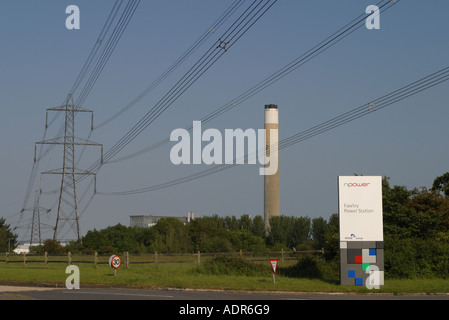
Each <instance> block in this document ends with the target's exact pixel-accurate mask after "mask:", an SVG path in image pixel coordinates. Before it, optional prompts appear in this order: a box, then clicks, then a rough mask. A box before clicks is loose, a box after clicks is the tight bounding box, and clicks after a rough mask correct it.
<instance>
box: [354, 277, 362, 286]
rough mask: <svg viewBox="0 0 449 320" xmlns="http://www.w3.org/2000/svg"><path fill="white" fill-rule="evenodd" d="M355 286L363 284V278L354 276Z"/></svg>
mask: <svg viewBox="0 0 449 320" xmlns="http://www.w3.org/2000/svg"><path fill="white" fill-rule="evenodd" d="M355 285H356V286H363V278H355Z"/></svg>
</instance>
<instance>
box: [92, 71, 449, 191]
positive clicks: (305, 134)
mask: <svg viewBox="0 0 449 320" xmlns="http://www.w3.org/2000/svg"><path fill="white" fill-rule="evenodd" d="M448 80H449V67H446V68H443V69H441V70H439V71H437V72H435V73H432V74H430V75H428V76H426V77H424V78H421V79H420V80H417V81H414V82H412V83H410V84H408V85H406V86H404V87H402V88H400V89H397V90H395V91H392V92H391V93H389V94H386V95H384V96H382V97H380V98H378V99H375V100H372V101H370V102H369V103H365V104H363V105H361V106H360V107H358V108H355V109H352V110H350V111H348V112H345V113H343V114H342V115H340V116H337V117H334V118H332V119H330V120H328V121H326V122H323V123H321V124H319V125H316V126H314V127H312V128H310V129H308V130H305V131H302V132H300V133H297V134H295V135H292V136H290V137H288V138H286V139H283V140H281V142H280V143H279V144H278V145H272V146H270V148H274V147H278V148H279V149H284V148H287V147H290V146H292V145H295V144H297V143H299V142H301V141H304V140H307V139H310V138H312V137H314V136H316V135H319V134H321V133H324V132H327V131H329V130H331V129H334V128H336V127H339V126H341V125H343V124H346V123H348V122H351V121H354V120H356V119H359V118H361V117H363V116H365V115H368V114H371V113H373V112H376V111H379V110H381V109H383V108H386V107H388V106H391V105H393V104H395V103H397V102H399V101H402V100H404V99H406V98H409V97H411V96H413V95H416V94H418V93H420V92H423V91H425V90H428V89H430V88H432V87H434V86H436V85H438V84H441V83H444V82H446V81H448ZM264 150H265V149H263V150H259V152H261V151H264ZM250 156H251V157H252V156H255V153H252V154H246V155H245V156H244V159H245V160H247V159H248V158H249V157H250ZM237 165H238V161H234V162H233V163H232V164H221V165H215V166H213V167H211V168H209V169H206V170H203V171H201V172H198V173H194V174H191V175H188V176H186V177H183V178H180V179H175V180H171V181H168V182H165V183H162V184H158V185H154V186H151V187H146V188H139V189H135V190H128V191H119V192H107V193H106V192H97V194H99V195H105V196H106V195H107V196H118V195H131V194H138V193H147V192H151V191H155V190H159V189H163V188H167V187H172V186H175V185H178V184H181V183H185V182H188V181H192V180H196V179H199V178H202V177H206V176H208V175H211V174H214V173H218V172H221V171H223V170H225V169H230V168H233V167H235V166H237Z"/></svg>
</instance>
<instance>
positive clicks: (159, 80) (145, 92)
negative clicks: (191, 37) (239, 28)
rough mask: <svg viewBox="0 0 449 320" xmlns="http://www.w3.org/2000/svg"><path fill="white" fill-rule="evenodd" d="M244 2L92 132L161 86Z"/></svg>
mask: <svg viewBox="0 0 449 320" xmlns="http://www.w3.org/2000/svg"><path fill="white" fill-rule="evenodd" d="M244 1H246V0H235V1H234V2H233V3H232V4H231V6H230V7H229V8H227V9H226V11H225V12H224V13H222V14H221V15H220V16H219V17H218V18H217V19H216V20H215V22H214V23H212V25H211V26H210V27H209V28H207V30H206V31H204V32H203V33H202V35H201V36H200V37H199V38H198V39H197V40H196V41H195V42H194V43H193V44H192V45H191V46H190V47H189V48H188V49H187V50H186V51H184V53H183V54H182V55H181V56H180V57H179V58H178V59H176V60H175V62H173V63H172V64H171V65H170V66H169V67H168V68H167V69H166V70H165V71H164V72H163V73H162V74H161V75H160V76H159V77H158V78H156V80H154V81H153V82H151V83H150V84H149V85H148V86H147V87H146V88H145V89H144V90H143V91H142V92H141V93H140V94H139V95H138V96H137V97H135V98H134V99H133V100H131V101H130V102H129V103H128V104H127V105H126V106H124V107H123V108H122V109H120V110H119V111H118V112H116V113H115V114H114V115H112V116H110V117H109V118H107V119H106V120H104V121H103V122H101V123H100V124H98V125H96V126H95V128H94V130H97V129H99V128H101V127H103V126H105V125H107V124H109V123H110V122H111V121H112V120H114V119H116V118H117V117H119V116H120V115H122V114H123V113H124V112H126V111H128V110H129V109H131V108H132V107H133V106H135V105H136V104H137V103H138V102H139V101H141V100H142V99H143V98H144V97H145V96H146V95H148V94H149V93H150V92H151V91H152V90H153V89H155V88H156V87H157V86H158V85H159V84H161V83H162V82H163V81H164V80H165V79H166V78H167V77H168V76H169V75H170V74H172V73H173V72H174V71H175V70H176V69H177V68H178V67H179V66H181V65H182V63H183V62H184V61H185V60H186V59H187V58H189V57H190V56H191V55H192V54H193V53H194V52H195V51H196V50H198V48H200V47H201V45H202V44H204V42H205V41H206V40H207V39H209V37H211V36H212V34H213V33H214V32H216V31H217V30H218V29H219V28H220V27H221V26H222V25H223V24H224V23H225V22H226V21H227V20H228V19H229V18H230V17H231V16H232V14H233V13H234V12H235V11H236V10H238V8H239V7H240V6H241V5H242V4H243V2H244Z"/></svg>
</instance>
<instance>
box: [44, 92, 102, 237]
mask: <svg viewBox="0 0 449 320" xmlns="http://www.w3.org/2000/svg"><path fill="white" fill-rule="evenodd" d="M48 111H60V112H64V113H65V125H64V136H61V137H56V138H54V139H50V140H45V141H41V142H37V143H36V144H50V145H63V146H64V155H63V161H62V168H60V169H55V170H50V171H46V172H42V174H59V175H61V176H62V179H61V187H60V190H59V202H58V212H57V217H56V226H55V232H54V236H53V240H62V239H59V238H58V236H59V232H60V230H61V229H62V228H64V226H65V224H66V223H69V225H70V227H71V228H72V230H73V232H74V233H75V236H76V238H77V240H79V239H80V224H79V207H78V197H77V189H76V184H77V176H80V175H93V176H94V178H95V173H93V172H90V171H86V170H80V169H77V168H75V146H99V147H101V159H102V160H101V161H102V162H103V145H101V144H99V143H95V142H91V141H89V140H86V139H82V138H78V137H76V136H75V116H76V114H77V113H78V112H90V113H91V114H92V121H91V129H93V111H91V110H87V109H84V108H81V107H77V106H75V103H74V101H73V96H72V94H69V95H68V97H67V100H66V102H65V104H64V105H63V106H60V107H56V108H50V109H47V115H48ZM47 118H48V117H47ZM46 126H47V124H46Z"/></svg>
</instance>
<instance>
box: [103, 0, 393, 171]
mask: <svg viewBox="0 0 449 320" xmlns="http://www.w3.org/2000/svg"><path fill="white" fill-rule="evenodd" d="M399 1H400V0H398V1H396V2H392V1H390V0H382V1H380V2H379V3H377V5H378V6H379V14H380V13H382V12H385V11H386V10H388V9H390V8H391V7H392V6H394V5H396V4H397V3H399ZM366 17H367V14H366V13H363V14H361V15H359V16H357V17H356V18H355V19H353V20H351V21H350V22H349V23H347V24H346V25H344V26H343V27H342V28H340V29H339V30H337V31H336V32H334V33H332V34H331V35H329V36H328V37H326V38H325V39H324V40H322V41H321V42H319V43H318V44H316V45H315V46H313V47H312V48H311V49H309V50H308V51H306V52H304V53H303V54H301V55H300V56H298V57H297V58H295V59H294V60H292V61H291V62H290V63H288V64H286V65H285V66H284V67H282V68H280V69H279V70H277V71H276V72H274V73H272V74H271V75H270V76H268V77H267V78H265V79H264V80H262V81H260V82H258V83H257V84H256V85H254V86H253V87H251V88H250V89H248V90H246V91H245V92H243V93H242V94H240V95H239V96H237V97H235V98H233V99H231V100H229V102H228V103H226V104H224V105H223V106H221V107H219V108H218V109H216V110H214V111H213V112H211V113H209V114H207V115H206V116H204V117H203V118H201V119H200V121H201V123H202V124H205V123H207V122H209V121H211V120H213V119H215V118H217V117H219V116H221V115H223V114H224V113H225V112H227V111H230V110H232V109H233V108H235V107H236V106H238V105H239V104H241V103H243V102H244V101H246V100H248V99H249V98H251V97H253V96H254V95H256V94H257V93H259V92H261V91H263V90H264V89H266V88H267V87H269V86H271V85H272V84H274V83H276V82H277V81H279V80H281V79H282V78H284V77H285V76H287V75H288V74H290V73H291V72H293V71H295V70H297V69H298V68H300V67H301V66H303V65H304V64H306V63H307V62H309V61H311V60H312V59H313V58H315V57H317V56H318V55H320V54H321V53H323V52H325V51H326V50H328V49H330V48H331V47H332V46H334V45H336V44H337V43H338V42H340V41H341V40H343V39H344V38H346V37H347V36H349V35H350V34H352V33H353V32H354V31H356V30H357V29H359V28H361V27H364V26H365V21H366ZM185 129H186V130H187V131H189V132H190V131H192V130H193V126H192V124H189V125H188V126H186V128H185ZM169 142H170V137H166V138H164V139H162V140H160V141H158V142H156V143H154V144H152V145H150V146H148V147H146V148H143V149H141V150H138V151H136V152H133V153H131V154H129V155H126V156H123V157H120V158H116V159H113V160H109V161H108V163H109V164H111V163H117V162H121V161H124V160H128V159H131V158H134V157H137V156H140V155H142V154H145V153H147V152H149V151H153V150H155V149H157V148H159V147H161V146H163V145H166V144H167V143H169Z"/></svg>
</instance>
